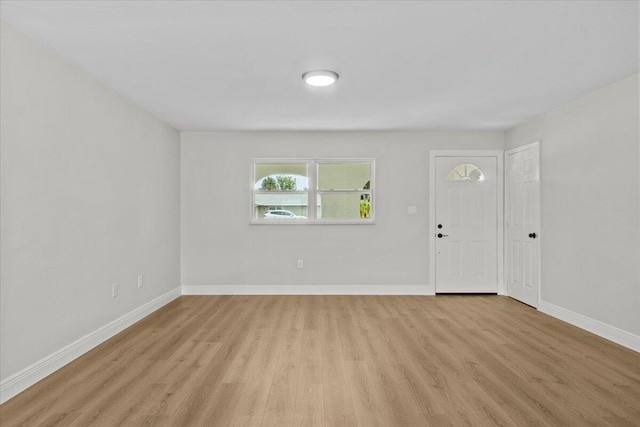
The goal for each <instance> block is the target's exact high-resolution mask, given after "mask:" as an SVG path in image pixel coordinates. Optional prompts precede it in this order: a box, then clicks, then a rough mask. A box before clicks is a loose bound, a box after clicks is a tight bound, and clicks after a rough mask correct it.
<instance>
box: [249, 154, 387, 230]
mask: <svg viewBox="0 0 640 427" xmlns="http://www.w3.org/2000/svg"><path fill="white" fill-rule="evenodd" d="M259 163H297V164H300V163H305V164H306V165H307V175H308V177H307V179H308V183H309V188H308V190H307V191H303V190H301V191H293V192H291V191H288V192H287V193H298V194H303V193H306V194H307V210H308V215H307V219H295V220H290V219H283V220H279V219H275V218H270V219H265V218H254V214H255V195H256V194H260V190H256V189H255V183H256V176H255V171H256V165H257V164H259ZM327 163H333V164H337V163H368V164H369V167H370V179H369V190H355V189H354V190H319V189H318V188H317V187H318V184H317V183H318V165H320V164H327ZM375 170H376V159H375V158H335V159H334V158H331V159H326V158H318V159H308V158H307V159H298V158H258V159H251V170H250V179H249V184H250V190H251V195H250V197H249V199H250V211H249V212H250V215H251V216H250V218H251V221H250V223H251V224H260V225H262V224H275V225H283V224H286V225H318V224H330V225H351V224H352V225H370V224H375V211H376V205H377V199H376V195H375V176H376V172H375ZM265 193H269V194H273V193H274V192H273V191H265ZM319 194H371V200H372V203H371V213H370V216H369V218H366V219H363V218H354V219H347V218H340V219H331V218H318V217H317V216H318V215H317V214H318V212H317V210H318V209H317V208H318V202H317V201H318V195H319Z"/></svg>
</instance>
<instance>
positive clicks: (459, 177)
mask: <svg viewBox="0 0 640 427" xmlns="http://www.w3.org/2000/svg"><path fill="white" fill-rule="evenodd" d="M447 181H484V174H483V173H482V171H481V170H480V168H479V167H477V166H476V165H474V164H471V163H461V164H459V165H458V166H456V167H454V168H453V169H451V171H450V172H449V175H448V176H447Z"/></svg>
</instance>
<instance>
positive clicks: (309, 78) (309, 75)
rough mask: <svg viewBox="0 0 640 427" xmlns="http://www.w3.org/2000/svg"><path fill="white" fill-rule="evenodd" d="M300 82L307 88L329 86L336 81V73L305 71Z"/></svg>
mask: <svg viewBox="0 0 640 427" xmlns="http://www.w3.org/2000/svg"><path fill="white" fill-rule="evenodd" d="M302 80H304V81H305V83H306V84H308V85H309V86H331V85H332V84H334V83H335V82H336V81H338V73H336V72H335V71H329V70H313V71H307V72H306V73H304V74H303V75H302Z"/></svg>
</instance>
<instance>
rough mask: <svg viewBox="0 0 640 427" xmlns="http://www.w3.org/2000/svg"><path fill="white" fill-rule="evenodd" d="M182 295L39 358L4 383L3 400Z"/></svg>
mask: <svg viewBox="0 0 640 427" xmlns="http://www.w3.org/2000/svg"><path fill="white" fill-rule="evenodd" d="M180 295H182V289H181V288H180V287H178V288H175V289H172V290H171V291H169V292H167V293H166V294H164V295H160V296H159V297H157V298H155V299H153V300H151V301H149V302H148V303H146V304H144V305H142V306H140V307H138V308H136V309H135V310H133V311H132V312H130V313H127V314H125V315H124V316H122V317H120V318H118V319H116V320H114V321H113V322H110V323H108V324H106V325H105V326H103V327H101V328H99V329H97V330H95V331H93V332H91V333H89V334H87V335H85V336H84V337H82V338H80V339H79V340H77V341H75V342H73V343H71V344H69V345H67V346H65V347H63V348H61V349H60V350H58V351H56V352H55V353H52V354H50V355H49V356H47V357H45V358H43V359H41V360H39V361H37V362H36V363H34V364H33V365H31V366H28V367H26V368H25V369H23V370H21V371H20V372H17V373H15V374H13V375H11V376H10V377H8V378H6V379H4V380H3V381H2V382H0V403H4V402H6V401H7V400H9V399H11V398H12V397H14V396H15V395H17V394H18V393H20V392H22V391H24V390H26V389H27V388H29V387H31V386H32V385H34V384H35V383H37V382H38V381H40V380H41V379H43V378H45V377H46V376H48V375H51V374H52V373H53V372H55V371H57V370H58V369H60V368H62V367H63V366H64V365H66V364H68V363H70V362H71V361H73V360H74V359H77V358H78V357H80V356H82V355H83V354H85V353H86V352H88V351H89V350H91V349H92V348H94V347H96V346H98V345H99V344H101V343H103V342H104V341H106V340H108V339H109V338H111V337H113V336H114V335H116V334H117V333H119V332H121V331H123V330H124V329H126V328H128V327H129V326H131V325H133V324H134V323H136V322H137V321H139V320H140V319H142V318H144V317H145V316H148V315H149V314H151V313H153V312H154V311H156V310H157V309H159V308H160V307H162V306H164V305H166V304H168V303H170V302H171V301H173V300H174V299H176V298H178V297H179V296H180Z"/></svg>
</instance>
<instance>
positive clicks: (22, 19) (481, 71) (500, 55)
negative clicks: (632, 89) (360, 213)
mask: <svg viewBox="0 0 640 427" xmlns="http://www.w3.org/2000/svg"><path fill="white" fill-rule="evenodd" d="M637 8H638V3H637V2H636V1H621V2H618V1H601V2H597V1H566V2H565V1H531V2H529V1H486V2H485V1H458V2H446V1H423V2H419V1H413V2H403V1H389V2H382V1H378V2H362V1H360V2H347V1H342V2H334V1H279V2H271V1H258V2H207V1H127V2H125V1H66V2H60V1H34V2H31V1H2V3H1V9H0V13H1V17H2V20H4V21H5V22H7V23H9V24H10V25H12V26H13V27H14V28H16V29H18V30H21V31H22V32H24V33H26V34H29V35H30V36H32V37H33V38H35V39H36V40H38V41H39V42H41V43H42V44H44V45H46V46H48V47H49V48H50V49H52V50H53V51H55V52H56V53H58V54H59V55H61V56H63V57H65V58H67V59H69V60H70V61H71V62H73V63H75V64H77V65H79V66H80V67H82V68H84V69H85V70H86V71H88V72H89V73H90V74H92V75H93V76H95V77H96V78H97V79H99V80H101V81H103V82H105V83H106V84H107V85H109V86H110V87H112V88H113V89H115V90H117V91H118V92H120V93H122V94H123V95H124V96H126V97H127V98H129V99H131V100H132V101H134V102H135V103H137V104H138V105H140V106H141V107H142V108H144V109H145V110H147V111H149V112H151V113H152V114H154V115H156V116H157V117H159V118H161V119H163V120H165V121H166V122H168V123H169V124H171V125H172V126H174V127H175V128H177V129H179V130H275V129H279V130H402V129H412V130H416V129H450V130H454V129H493V130H502V129H508V128H510V127H512V126H514V125H516V124H518V123H521V122H523V121H525V120H527V119H530V118H532V117H534V116H536V115H538V114H540V113H543V112H545V111H548V110H550V109H552V108H554V107H557V106H559V105H562V104H564V103H566V102H568V101H570V100H573V99H575V98H578V97H580V96H582V95H584V94H587V93H589V92H592V91H594V90H596V89H599V88H601V87H603V86H606V85H608V84H610V83H613V82H615V81H617V80H620V79H622V78H624V77H627V76H629V75H631V74H632V73H636V72H638V11H637ZM318 68H321V69H331V70H334V71H336V72H338V73H339V74H340V80H339V81H338V83H337V84H336V85H335V86H333V87H329V88H311V87H306V86H305V85H304V83H303V81H302V79H301V74H302V73H303V72H305V71H308V70H312V69H318Z"/></svg>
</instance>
